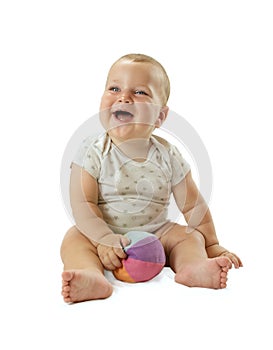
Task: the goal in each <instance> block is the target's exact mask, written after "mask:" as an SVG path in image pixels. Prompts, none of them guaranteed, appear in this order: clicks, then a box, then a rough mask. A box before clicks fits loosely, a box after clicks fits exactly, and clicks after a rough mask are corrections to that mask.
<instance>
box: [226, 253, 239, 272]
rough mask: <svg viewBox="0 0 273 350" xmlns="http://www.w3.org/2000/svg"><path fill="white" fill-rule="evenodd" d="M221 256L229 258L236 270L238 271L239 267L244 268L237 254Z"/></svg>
mask: <svg viewBox="0 0 273 350" xmlns="http://www.w3.org/2000/svg"><path fill="white" fill-rule="evenodd" d="M221 255H222V256H226V257H228V258H229V259H230V261H231V262H232V264H233V265H234V267H235V269H238V268H239V267H243V263H242V261H241V259H240V258H239V257H238V256H237V255H236V254H234V253H231V252H224V253H223V254H221Z"/></svg>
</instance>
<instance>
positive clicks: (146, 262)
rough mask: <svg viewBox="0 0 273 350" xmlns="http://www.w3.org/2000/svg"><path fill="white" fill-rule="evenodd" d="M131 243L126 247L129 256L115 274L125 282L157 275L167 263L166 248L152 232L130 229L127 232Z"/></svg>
mask: <svg viewBox="0 0 273 350" xmlns="http://www.w3.org/2000/svg"><path fill="white" fill-rule="evenodd" d="M126 236H127V237H128V238H129V239H130V241H131V243H130V245H128V246H126V247H125V248H124V251H125V252H126V254H127V258H126V259H123V260H122V267H120V268H118V269H116V270H115V271H113V274H114V276H115V277H116V278H117V279H119V280H121V281H124V282H132V283H134V282H144V281H148V280H150V279H152V278H153V277H155V276H156V275H157V274H159V272H160V271H161V270H162V269H163V267H164V265H165V261H166V258H165V253H164V248H163V246H162V244H161V242H160V241H159V239H158V238H157V237H156V236H155V235H154V234H151V233H147V232H143V231H130V232H128V233H127V234H126Z"/></svg>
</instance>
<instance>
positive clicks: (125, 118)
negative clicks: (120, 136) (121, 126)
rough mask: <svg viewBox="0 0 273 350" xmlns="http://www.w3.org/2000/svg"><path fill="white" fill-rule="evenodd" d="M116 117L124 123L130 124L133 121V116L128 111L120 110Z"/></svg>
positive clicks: (115, 113)
mask: <svg viewBox="0 0 273 350" xmlns="http://www.w3.org/2000/svg"><path fill="white" fill-rule="evenodd" d="M114 116H115V117H116V118H117V119H118V120H120V121H122V122H128V121H131V119H132V118H133V114H132V113H130V112H127V111H123V110H118V111H115V112H114Z"/></svg>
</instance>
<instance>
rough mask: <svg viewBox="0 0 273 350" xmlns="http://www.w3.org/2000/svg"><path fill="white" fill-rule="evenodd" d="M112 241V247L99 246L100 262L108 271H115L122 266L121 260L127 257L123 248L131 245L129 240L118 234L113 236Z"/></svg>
mask: <svg viewBox="0 0 273 350" xmlns="http://www.w3.org/2000/svg"><path fill="white" fill-rule="evenodd" d="M111 241H112V242H111V243H112V244H111V245H104V244H99V245H98V246H97V251H98V255H99V258H100V261H101V263H102V264H103V266H104V268H105V269H106V270H115V269H116V268H118V267H121V266H122V263H121V259H125V258H126V257H127V255H126V253H125V252H124V250H123V247H126V246H127V245H128V244H130V241H129V239H128V238H126V237H124V236H122V235H118V234H113V236H112V235H111Z"/></svg>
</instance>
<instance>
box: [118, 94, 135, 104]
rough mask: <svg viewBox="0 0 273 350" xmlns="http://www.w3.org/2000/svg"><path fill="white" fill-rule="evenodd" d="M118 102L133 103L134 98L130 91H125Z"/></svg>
mask: <svg viewBox="0 0 273 350" xmlns="http://www.w3.org/2000/svg"><path fill="white" fill-rule="evenodd" d="M118 102H120V103H132V102H133V100H132V98H131V96H130V94H129V93H123V94H121V95H120V96H119V99H118Z"/></svg>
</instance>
